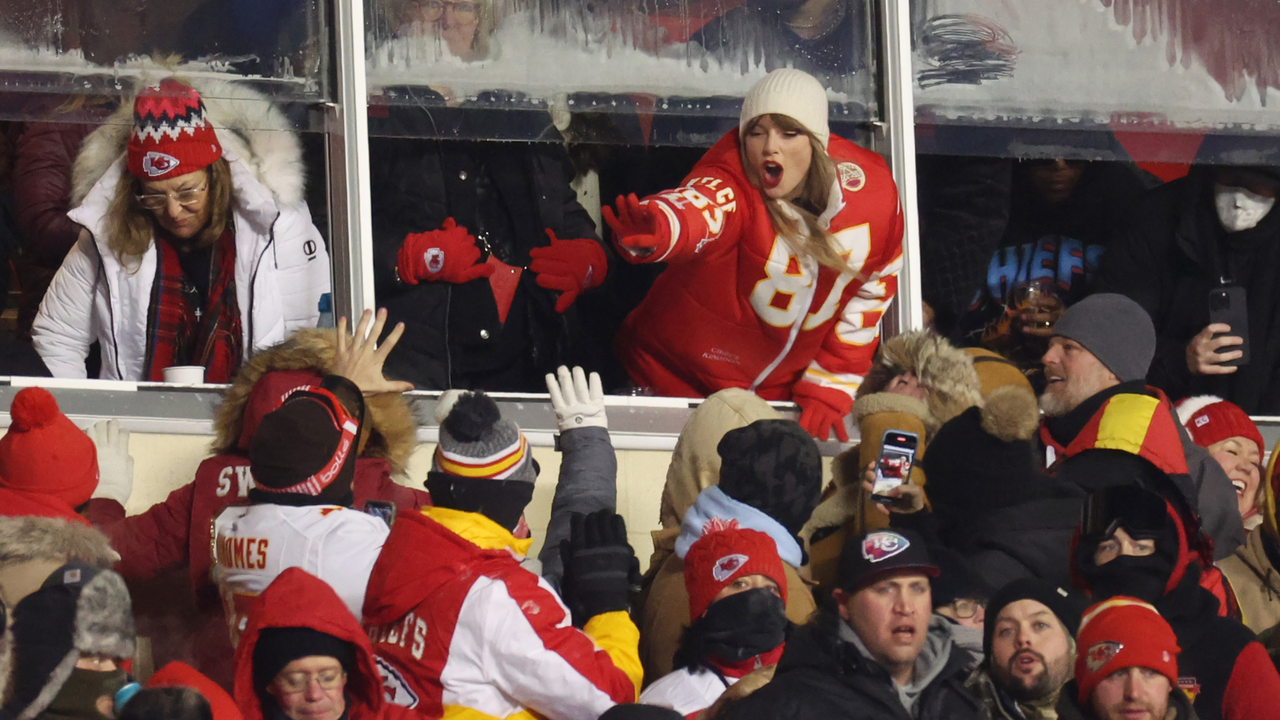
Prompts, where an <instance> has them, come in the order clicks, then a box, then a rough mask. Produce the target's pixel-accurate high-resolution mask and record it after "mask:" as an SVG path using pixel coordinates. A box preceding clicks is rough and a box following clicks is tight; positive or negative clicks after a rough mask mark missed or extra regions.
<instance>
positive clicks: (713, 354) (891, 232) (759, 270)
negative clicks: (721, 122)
mask: <svg viewBox="0 0 1280 720" xmlns="http://www.w3.org/2000/svg"><path fill="white" fill-rule="evenodd" d="M828 152H829V154H830V155H831V159H832V161H833V162H834V163H835V165H836V172H837V177H836V184H837V185H838V186H839V188H838V192H837V191H836V189H835V188H833V191H832V194H831V203H830V204H829V205H828V209H827V211H826V213H824V215H823V216H822V217H823V218H827V219H829V223H830V224H829V226H828V227H829V229H830V230H831V233H832V234H833V235H834V236H835V238H836V240H837V242H838V243H839V246H840V252H841V255H842V256H843V257H844V258H845V259H846V261H847V262H848V264H849V267H850V268H851V269H852V271H851V272H847V273H843V274H841V273H837V272H835V271H834V270H831V269H829V268H825V267H820V266H819V265H818V262H817V261H816V260H814V259H812V258H808V257H804V258H802V257H799V256H798V255H796V254H795V253H793V252H792V250H791V248H790V247H789V245H788V243H787V241H786V240H784V239H783V238H782V237H780V236H779V235H778V233H777V232H776V231H775V230H774V228H773V224H772V222H771V221H770V219H769V213H768V209H767V208H766V206H765V198H764V196H763V195H762V194H761V193H760V191H759V190H757V189H756V188H755V187H753V186H752V185H751V184H750V182H748V181H747V178H746V175H745V174H744V173H743V168H742V163H741V160H740V159H739V150H738V131H737V130H732V131H730V132H729V133H727V134H726V135H725V136H724V137H723V138H721V139H720V141H719V142H718V143H716V145H715V147H713V148H711V150H709V151H708V152H707V154H706V155H704V156H703V157H702V159H701V160H700V161H699V162H698V164H697V165H696V166H694V168H693V171H692V172H690V173H689V176H688V177H687V178H686V179H685V181H684V185H683V186H682V187H679V188H676V189H674V190H669V191H667V192H663V193H659V194H657V195H652V196H650V197H648V198H646V199H645V200H644V203H646V204H650V205H657V206H658V207H659V208H660V209H661V210H662V216H663V217H664V218H665V219H666V222H667V226H668V230H669V231H670V233H669V235H668V237H670V238H672V240H671V242H670V244H669V245H668V246H667V247H665V248H658V250H657V251H655V252H654V253H653V254H652V255H650V256H648V257H646V258H644V259H643V260H638V262H665V263H668V264H669V267H668V268H667V270H666V271H665V272H663V273H662V275H661V276H659V278H658V280H657V282H655V283H654V285H653V287H652V288H651V289H650V290H649V294H648V295H647V296H646V297H645V299H644V302H642V303H641V304H640V306H639V307H638V308H636V309H635V310H634V311H633V312H632V313H631V315H629V316H628V317H627V320H626V322H625V323H624V326H623V329H622V331H621V332H619V333H618V335H617V340H616V347H617V351H618V356H619V358H620V360H621V361H622V364H623V366H624V367H625V368H626V369H627V372H628V373H629V374H630V376H631V378H632V380H634V381H635V382H637V383H638V384H639V385H641V386H647V387H650V388H652V389H653V390H654V391H655V392H657V393H658V394H660V395H673V396H684V397H705V396H707V395H710V394H711V393H714V392H716V391H717V390H722V389H724V388H728V387H741V388H748V389H750V390H752V391H754V392H755V393H756V394H758V395H760V396H761V397H763V398H765V399H768V400H789V399H791V388H792V386H793V385H795V384H796V383H797V382H800V381H801V380H806V381H809V382H812V383H815V384H817V385H821V386H824V387H830V388H835V389H838V390H840V391H842V392H845V393H848V394H849V396H850V397H851V398H852V396H853V394H854V393H855V392H856V391H857V388H858V385H859V384H860V383H861V382H862V377H863V375H865V374H866V372H867V370H868V369H869V368H870V367H871V357H872V355H873V354H874V353H875V350H876V345H877V343H878V342H879V336H880V318H881V316H882V315H883V314H884V311H885V308H886V307H888V305H889V302H890V301H891V300H892V299H893V296H894V294H895V293H896V292H897V289H898V271H899V269H900V268H901V265H902V210H901V205H900V204H899V202H898V188H897V186H896V185H895V184H894V182H893V177H892V176H891V175H890V173H889V168H888V166H887V165H886V164H885V162H884V160H883V159H882V158H881V157H880V156H879V155H877V154H875V153H873V152H871V151H869V150H865V149H863V148H860V147H858V146H857V145H854V144H853V143H851V142H849V141H847V140H844V139H842V138H839V137H836V136H834V135H833V136H832V137H831V144H830V148H829V150H828Z"/></svg>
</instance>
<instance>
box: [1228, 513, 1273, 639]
mask: <svg viewBox="0 0 1280 720" xmlns="http://www.w3.org/2000/svg"><path fill="white" fill-rule="evenodd" d="M1264 532H1266V530H1264V529H1263V528H1255V529H1254V530H1251V531H1250V532H1249V535H1248V537H1246V538H1245V541H1244V544H1243V545H1241V546H1240V547H1238V548H1236V553H1235V555H1232V556H1231V557H1228V558H1225V559H1223V560H1220V561H1218V569H1219V570H1221V571H1222V574H1223V575H1225V576H1226V578H1227V582H1229V583H1231V589H1232V590H1234V591H1235V593H1236V600H1238V601H1239V602H1240V613H1241V615H1242V616H1243V617H1242V620H1243V621H1244V624H1245V626H1246V627H1248V628H1249V629H1250V630H1252V631H1254V632H1255V633H1261V632H1263V631H1264V630H1269V629H1271V628H1272V627H1275V626H1276V625H1277V624H1280V571H1277V570H1276V569H1275V568H1273V567H1272V566H1271V561H1270V560H1268V559H1267V553H1266V550H1265V548H1264V547H1263V536H1262V534H1263V533H1264Z"/></svg>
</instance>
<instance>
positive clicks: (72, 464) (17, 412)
mask: <svg viewBox="0 0 1280 720" xmlns="http://www.w3.org/2000/svg"><path fill="white" fill-rule="evenodd" d="M9 417H10V424H9V432H8V433H7V434H5V436H4V437H3V438H0V485H2V486H4V487H8V488H13V489H14V490H22V491H25V492H39V493H45V494H48V495H53V496H55V497H58V498H60V499H62V500H63V501H64V502H66V503H67V504H68V505H70V506H71V507H73V508H77V507H80V506H81V505H83V504H85V503H87V502H89V498H90V496H92V495H93V491H94V489H95V488H97V487H98V449H97V448H95V447H94V446H93V441H92V440H90V439H89V436H88V435H86V434H84V431H82V430H81V429H80V428H78V427H76V426H75V423H73V422H71V420H69V419H68V418H67V416H66V415H63V414H62V411H61V410H59V409H58V401H57V400H54V399H53V395H50V394H49V391H48V390H45V389H44V388H36V387H32V388H25V389H23V390H20V391H19V392H18V394H17V395H15V396H14V397H13V404H12V405H10V406H9Z"/></svg>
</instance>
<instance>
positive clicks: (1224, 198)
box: [1213, 185, 1276, 232]
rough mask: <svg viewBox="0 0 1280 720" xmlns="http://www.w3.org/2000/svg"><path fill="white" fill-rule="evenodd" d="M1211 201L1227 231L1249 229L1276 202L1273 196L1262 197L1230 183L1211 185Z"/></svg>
mask: <svg viewBox="0 0 1280 720" xmlns="http://www.w3.org/2000/svg"><path fill="white" fill-rule="evenodd" d="M1213 202H1214V206H1215V207H1217V209H1218V220H1219V221H1220V222H1221V223H1222V227H1224V228H1226V230H1227V232H1240V231H1242V230H1251V229H1253V228H1255V227H1257V226H1258V223H1260V222H1262V218H1264V217H1266V216H1267V213H1269V212H1271V207H1272V206H1273V205H1275V204H1276V199H1275V198H1273V197H1263V196H1262V195H1259V194H1257V193H1254V192H1250V191H1249V190H1246V189H1245V188H1239V187H1232V186H1230V185H1214V186H1213Z"/></svg>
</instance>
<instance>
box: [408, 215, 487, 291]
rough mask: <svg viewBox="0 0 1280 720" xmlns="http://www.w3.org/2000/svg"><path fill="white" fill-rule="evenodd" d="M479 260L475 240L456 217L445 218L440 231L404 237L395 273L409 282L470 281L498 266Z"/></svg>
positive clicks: (413, 283) (483, 276) (478, 251)
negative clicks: (478, 262) (479, 263)
mask: <svg viewBox="0 0 1280 720" xmlns="http://www.w3.org/2000/svg"><path fill="white" fill-rule="evenodd" d="M479 259H480V248H478V247H476V239H475V238H474V237H472V236H471V233H469V232H467V229H466V228H464V227H460V226H459V225H458V223H457V222H455V221H454V219H453V218H446V219H445V221H444V225H441V226H440V229H439V230H431V231H430V232H424V233H409V234H408V235H406V236H405V238H404V244H403V245H401V246H400V252H399V253H398V257H397V261H396V274H397V275H399V276H400V282H403V283H405V284H406V285H417V284H418V283H419V282H421V281H423V280H433V281H439V282H447V283H464V282H470V281H472V280H476V279H478V278H485V277H489V276H490V275H492V274H493V271H494V270H496V269H497V267H496V266H494V265H490V264H488V263H485V264H483V265H477V264H476V261H477V260H479Z"/></svg>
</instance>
